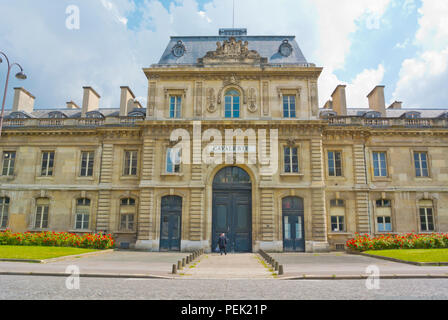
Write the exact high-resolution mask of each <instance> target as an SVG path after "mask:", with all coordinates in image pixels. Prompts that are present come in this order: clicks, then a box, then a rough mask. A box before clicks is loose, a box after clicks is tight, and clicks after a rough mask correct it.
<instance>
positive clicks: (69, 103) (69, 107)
mask: <svg viewBox="0 0 448 320" xmlns="http://www.w3.org/2000/svg"><path fill="white" fill-rule="evenodd" d="M67 109H81V108H80V107H79V106H78V105H77V104H76V103H74V102H73V101H69V102H67Z"/></svg>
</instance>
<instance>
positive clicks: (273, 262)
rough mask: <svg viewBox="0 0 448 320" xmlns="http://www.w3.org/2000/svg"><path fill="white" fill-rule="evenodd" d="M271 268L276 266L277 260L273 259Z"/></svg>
mask: <svg viewBox="0 0 448 320" xmlns="http://www.w3.org/2000/svg"><path fill="white" fill-rule="evenodd" d="M271 266H272V267H274V266H275V259H272V261H271Z"/></svg>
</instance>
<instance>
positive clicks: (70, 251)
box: [0, 246, 98, 260]
mask: <svg viewBox="0 0 448 320" xmlns="http://www.w3.org/2000/svg"><path fill="white" fill-rule="evenodd" d="M94 251H98V249H81V248H71V247H40V246H0V259H29V260H44V259H51V258H57V257H63V256H71V255H76V254H83V253H88V252H94Z"/></svg>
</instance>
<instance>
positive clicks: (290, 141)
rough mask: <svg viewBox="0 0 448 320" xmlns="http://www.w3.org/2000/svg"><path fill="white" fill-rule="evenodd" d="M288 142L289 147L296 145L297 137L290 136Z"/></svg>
mask: <svg viewBox="0 0 448 320" xmlns="http://www.w3.org/2000/svg"><path fill="white" fill-rule="evenodd" d="M286 144H287V145H288V147H290V148H292V147H295V146H296V139H294V138H292V137H290V138H288V140H287V142H286Z"/></svg>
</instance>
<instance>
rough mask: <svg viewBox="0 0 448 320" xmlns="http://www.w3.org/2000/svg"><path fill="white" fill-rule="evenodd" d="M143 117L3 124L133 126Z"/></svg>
mask: <svg viewBox="0 0 448 320" xmlns="http://www.w3.org/2000/svg"><path fill="white" fill-rule="evenodd" d="M144 119H145V118H144V117H107V118H104V119H103V118H60V119H59V118H58V119H4V120H3V121H4V123H3V126H4V127H6V128H8V127H9V128H14V127H101V126H134V125H135V123H136V122H137V121H141V120H144Z"/></svg>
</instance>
